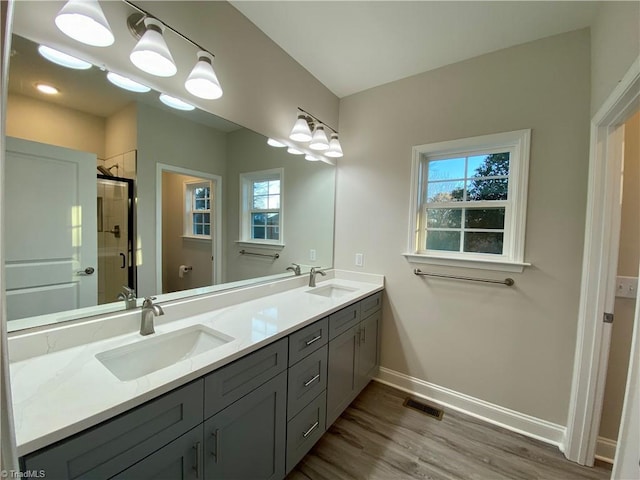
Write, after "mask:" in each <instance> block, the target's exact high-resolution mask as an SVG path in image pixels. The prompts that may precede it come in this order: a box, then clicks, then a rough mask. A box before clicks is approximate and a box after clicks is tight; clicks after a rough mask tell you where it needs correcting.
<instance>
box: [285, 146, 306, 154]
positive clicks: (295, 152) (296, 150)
mask: <svg viewBox="0 0 640 480" xmlns="http://www.w3.org/2000/svg"><path fill="white" fill-rule="evenodd" d="M287 152H289V153H290V154H291V155H304V152H303V151H302V150H298V149H297V148H294V147H289V148H287Z"/></svg>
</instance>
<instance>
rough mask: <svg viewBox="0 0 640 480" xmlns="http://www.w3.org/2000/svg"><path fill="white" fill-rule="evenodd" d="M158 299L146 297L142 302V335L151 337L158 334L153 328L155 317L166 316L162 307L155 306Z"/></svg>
mask: <svg viewBox="0 0 640 480" xmlns="http://www.w3.org/2000/svg"><path fill="white" fill-rule="evenodd" d="M155 299H156V297H145V299H144V302H142V322H141V323H140V335H151V334H152V333H156V331H155V330H154V328H153V317H157V316H159V315H164V310H162V307H161V306H160V305H154V304H153V301H154V300H155Z"/></svg>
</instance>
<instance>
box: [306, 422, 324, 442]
mask: <svg viewBox="0 0 640 480" xmlns="http://www.w3.org/2000/svg"><path fill="white" fill-rule="evenodd" d="M318 425H320V424H319V423H318V422H316V423H314V424H313V425H311V427H309V430H307V431H306V432H304V433H303V434H302V438H307V437H308V436H309V435H311V432H313V431H314V430H315V429H316V428H318Z"/></svg>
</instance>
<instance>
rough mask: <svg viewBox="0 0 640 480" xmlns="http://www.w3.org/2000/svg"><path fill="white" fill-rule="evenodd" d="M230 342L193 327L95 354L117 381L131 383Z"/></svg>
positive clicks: (218, 335)
mask: <svg viewBox="0 0 640 480" xmlns="http://www.w3.org/2000/svg"><path fill="white" fill-rule="evenodd" d="M232 340H233V338H232V337H230V336H228V335H225V334H224V333H220V332H217V331H215V330H212V329H210V328H208V327H205V326H204V325H194V326H192V327H187V328H183V329H181V330H176V331H175V332H170V333H163V334H160V335H157V334H156V335H154V336H152V337H150V338H148V339H144V340H141V341H139V342H137V343H133V344H130V345H124V346H122V347H117V348H114V349H112V350H107V351H106V352H101V353H98V354H96V358H97V359H98V360H99V361H100V362H101V363H102V364H103V365H104V366H105V367H107V369H108V370H109V371H110V372H111V373H113V374H114V375H115V376H116V377H118V379H120V380H122V381H127V380H135V379H136V378H139V377H142V376H144V375H148V374H149V373H152V372H155V371H157V370H160V369H162V368H165V367H168V366H170V365H173V364H174V363H177V362H179V361H180V360H185V359H188V358H192V357H195V356H196V355H200V354H201V353H204V352H208V351H211V350H213V349H214V348H218V347H220V346H222V345H224V344H226V343H229V342H231V341H232Z"/></svg>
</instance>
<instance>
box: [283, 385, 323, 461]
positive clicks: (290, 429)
mask: <svg viewBox="0 0 640 480" xmlns="http://www.w3.org/2000/svg"><path fill="white" fill-rule="evenodd" d="M326 410H327V397H326V392H322V393H321V394H320V395H318V396H317V397H316V398H315V399H314V400H313V401H312V402H311V403H309V405H307V406H306V407H305V408H304V410H302V411H301V412H300V413H299V414H298V415H296V416H295V417H293V418H292V419H291V420H290V421H289V423H287V473H289V472H290V471H291V470H292V469H293V467H295V466H296V464H297V463H298V462H299V461H300V460H302V458H303V457H304V456H305V455H306V454H307V452H308V451H309V450H311V447H313V445H314V444H315V443H316V442H317V441H318V440H319V439H320V437H322V434H323V433H324V424H325V413H326Z"/></svg>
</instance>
